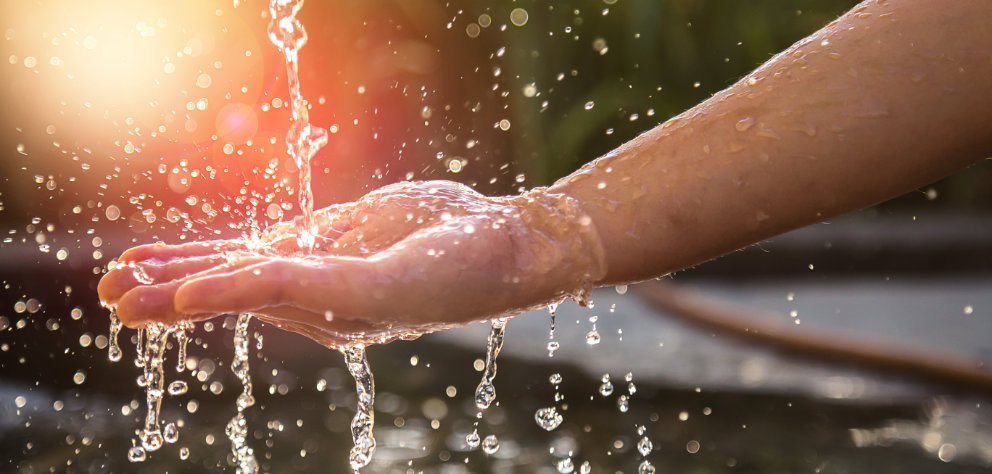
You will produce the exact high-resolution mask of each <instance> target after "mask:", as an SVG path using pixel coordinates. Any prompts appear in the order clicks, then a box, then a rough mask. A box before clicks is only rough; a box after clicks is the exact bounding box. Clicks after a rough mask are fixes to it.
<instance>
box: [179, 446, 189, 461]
mask: <svg viewBox="0 0 992 474" xmlns="http://www.w3.org/2000/svg"><path fill="white" fill-rule="evenodd" d="M179 459H182V460H183V461H185V460H187V459H189V448H187V447H186V446H183V447H181V448H179Z"/></svg>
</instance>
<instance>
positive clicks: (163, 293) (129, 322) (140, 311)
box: [117, 281, 183, 328]
mask: <svg viewBox="0 0 992 474" xmlns="http://www.w3.org/2000/svg"><path fill="white" fill-rule="evenodd" d="M179 285H180V283H179V282H176V281H172V282H169V283H164V284H161V285H148V286H139V287H136V288H133V289H131V290H130V291H128V292H127V293H125V294H124V296H122V297H121V298H120V300H118V301H117V317H118V318H120V320H121V322H122V323H124V325H125V326H127V327H131V328H134V327H140V326H142V325H144V324H145V323H148V322H152V321H155V322H160V323H165V324H173V323H175V322H177V321H179V320H180V319H181V318H182V317H183V316H182V315H180V314H179V313H178V312H177V311H176V310H175V307H174V306H173V304H172V299H173V295H174V294H175V292H176V288H178V287H179Z"/></svg>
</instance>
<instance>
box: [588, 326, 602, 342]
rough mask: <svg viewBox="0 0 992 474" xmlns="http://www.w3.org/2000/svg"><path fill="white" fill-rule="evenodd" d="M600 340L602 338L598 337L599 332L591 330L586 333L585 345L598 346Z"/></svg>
mask: <svg viewBox="0 0 992 474" xmlns="http://www.w3.org/2000/svg"><path fill="white" fill-rule="evenodd" d="M601 339H602V338H601V337H600V336H599V332H598V331H596V330H592V331H589V332H588V333H586V344H589V345H590V346H594V345H596V344H599V341H600V340H601Z"/></svg>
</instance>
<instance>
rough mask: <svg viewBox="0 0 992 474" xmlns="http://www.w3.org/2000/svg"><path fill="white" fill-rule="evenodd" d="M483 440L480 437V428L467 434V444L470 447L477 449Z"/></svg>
mask: <svg viewBox="0 0 992 474" xmlns="http://www.w3.org/2000/svg"><path fill="white" fill-rule="evenodd" d="M481 442H482V440H481V439H480V438H479V431H478V430H472V432H471V433H469V434H467V435H465V444H466V445H468V448H469V449H476V448H478V447H479V443H481Z"/></svg>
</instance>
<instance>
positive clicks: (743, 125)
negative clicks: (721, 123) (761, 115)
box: [734, 117, 754, 132]
mask: <svg viewBox="0 0 992 474" xmlns="http://www.w3.org/2000/svg"><path fill="white" fill-rule="evenodd" d="M753 125H754V117H744V118H742V119H740V120H738V121H737V123H736V124H734V128H735V129H737V131H738V132H744V131H747V129H749V128H751V126H753Z"/></svg>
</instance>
